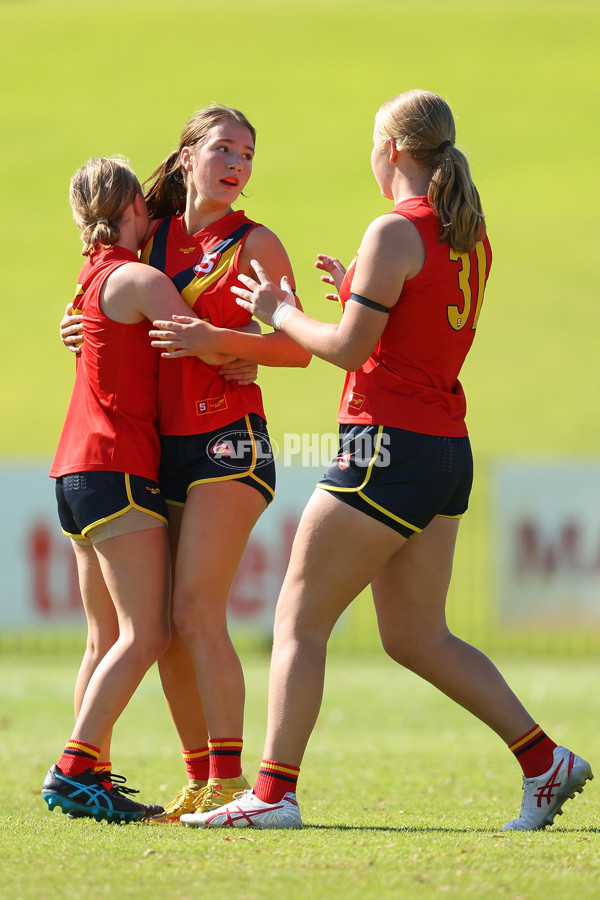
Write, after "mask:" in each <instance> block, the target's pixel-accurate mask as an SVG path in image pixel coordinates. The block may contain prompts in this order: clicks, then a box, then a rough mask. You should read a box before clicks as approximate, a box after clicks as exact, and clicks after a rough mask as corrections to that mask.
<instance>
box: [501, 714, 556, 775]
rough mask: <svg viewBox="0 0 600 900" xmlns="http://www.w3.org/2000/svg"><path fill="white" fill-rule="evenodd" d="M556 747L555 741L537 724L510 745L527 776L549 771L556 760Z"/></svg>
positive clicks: (509, 747)
mask: <svg viewBox="0 0 600 900" xmlns="http://www.w3.org/2000/svg"><path fill="white" fill-rule="evenodd" d="M555 747H556V744H555V743H554V741H553V740H551V739H550V738H549V737H548V735H547V734H546V732H545V731H542V729H541V728H540V726H539V725H535V726H534V727H533V728H532V729H531V731H528V732H527V734H524V735H523V736H522V737H520V738H519V739H518V740H516V741H513V743H512V744H509V745H508V749H509V750H510V751H511V752H512V753H514V755H515V756H516V758H517V762H518V763H519V765H520V766H521V768H522V769H523V775H524V776H525V778H535V776H536V775H542V774H543V773H544V772H547V771H548V769H549V768H550V766H551V765H552V762H553V760H554V756H553V753H554V748H555Z"/></svg>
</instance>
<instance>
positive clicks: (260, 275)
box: [230, 259, 296, 325]
mask: <svg viewBox="0 0 600 900" xmlns="http://www.w3.org/2000/svg"><path fill="white" fill-rule="evenodd" d="M251 265H252V268H253V269H254V271H255V272H256V276H257V279H258V280H255V279H254V278H250V276H249V275H238V281H241V282H242V284H243V285H244V288H245V289H244V288H239V287H232V288H230V290H231V293H232V294H235V295H236V301H235V302H236V303H237V304H238V306H242V307H243V308H244V309H247V310H248V311H249V312H251V313H252V315H253V316H255V317H256V318H257V319H259V320H260V321H261V322H264V323H265V325H271V324H272V322H271V320H272V318H273V313H274V312H275V310H276V309H277V307H278V306H280V305H281V304H282V303H285V304H288V305H290V306H292V307H294V308H295V306H296V301H295V299H294V293H293V291H292V288H291V285H290V283H289V281H288V279H287V278H286V277H285V275H284V276H283V278H282V279H281V285H280V287H277V286H276V285H275V284H273V282H272V281H270V280H269V278H268V276H267V273H266V272H265V270H264V269H263V267H262V266H261V264H260V263H259V262H258V260H256V259H253V260H251Z"/></svg>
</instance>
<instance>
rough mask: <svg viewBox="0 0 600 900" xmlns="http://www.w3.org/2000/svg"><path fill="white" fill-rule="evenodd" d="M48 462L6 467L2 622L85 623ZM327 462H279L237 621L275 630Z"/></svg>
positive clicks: (0, 541)
mask: <svg viewBox="0 0 600 900" xmlns="http://www.w3.org/2000/svg"><path fill="white" fill-rule="evenodd" d="M48 469H49V465H48V466H10V467H9V466H5V467H3V468H1V469H0V484H1V494H0V495H1V496H2V499H3V503H4V515H3V516H2V517H1V518H0V562H1V566H2V569H1V571H2V577H1V579H0V628H14V629H21V628H30V627H40V626H53V627H59V626H65V625H78V624H84V623H85V619H84V615H83V610H82V605H81V596H80V593H79V585H78V581H77V569H76V566H75V556H74V553H73V551H72V549H71V542H70V541H69V539H68V538H67V537H65V535H64V534H63V533H62V531H61V529H60V526H59V523H58V516H57V512H56V501H55V499H54V482H53V481H52V479H50V478H49V477H48ZM322 474H323V469H322V468H306V467H300V466H298V467H284V466H280V467H278V470H277V491H276V496H275V500H274V502H273V503H271V505H270V506H269V507H268V509H267V510H266V512H265V513H263V515H262V516H261V518H260V519H259V521H258V523H257V525H256V526H255V528H254V531H253V532H252V536H251V538H250V541H249V543H248V547H247V548H246V552H245V554H244V557H243V559H242V562H241V565H240V568H239V571H238V574H237V576H236V579H235V581H234V584H233V587H232V589H231V593H230V597H229V606H228V615H229V621H230V623H231V625H232V626H240V627H244V628H249V629H252V630H254V631H258V632H264V633H265V634H269V633H270V631H271V629H272V625H273V617H274V612H275V604H276V602H277V597H278V594H279V588H280V587H281V583H282V581H283V576H284V574H285V570H286V567H287V563H288V560H289V556H290V550H291V546H292V541H293V538H294V534H295V532H296V528H297V525H298V521H299V519H300V514H301V512H302V510H303V508H304V506H305V504H306V502H307V500H308V498H309V497H310V495H311V493H312V490H313V488H314V485H315V484H316V482H317V481H318V479H319V478H320V476H321V475H322Z"/></svg>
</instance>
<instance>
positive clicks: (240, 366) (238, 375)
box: [218, 359, 258, 387]
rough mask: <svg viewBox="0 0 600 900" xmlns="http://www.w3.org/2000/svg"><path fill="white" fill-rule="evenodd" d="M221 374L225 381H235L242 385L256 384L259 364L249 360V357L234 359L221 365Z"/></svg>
mask: <svg viewBox="0 0 600 900" xmlns="http://www.w3.org/2000/svg"><path fill="white" fill-rule="evenodd" d="M218 374H219V375H222V376H223V378H224V379H225V381H235V382H236V383H237V384H239V385H240V387H244V386H245V385H248V384H254V382H255V381H256V380H257V378H258V365H257V364H256V363H253V362H249V361H248V360H247V359H232V360H231V361H230V362H228V363H226V364H225V365H224V366H221V368H220V369H219V373H218Z"/></svg>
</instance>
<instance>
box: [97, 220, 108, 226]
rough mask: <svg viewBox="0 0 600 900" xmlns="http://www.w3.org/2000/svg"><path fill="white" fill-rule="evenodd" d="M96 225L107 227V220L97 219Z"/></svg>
mask: <svg viewBox="0 0 600 900" xmlns="http://www.w3.org/2000/svg"><path fill="white" fill-rule="evenodd" d="M96 225H108V219H98V220H97V222H96Z"/></svg>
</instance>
